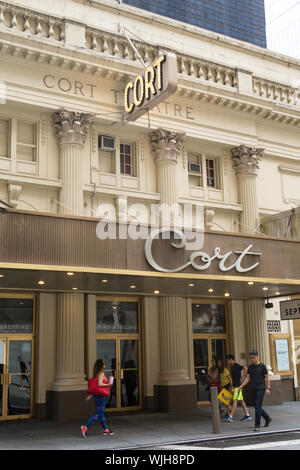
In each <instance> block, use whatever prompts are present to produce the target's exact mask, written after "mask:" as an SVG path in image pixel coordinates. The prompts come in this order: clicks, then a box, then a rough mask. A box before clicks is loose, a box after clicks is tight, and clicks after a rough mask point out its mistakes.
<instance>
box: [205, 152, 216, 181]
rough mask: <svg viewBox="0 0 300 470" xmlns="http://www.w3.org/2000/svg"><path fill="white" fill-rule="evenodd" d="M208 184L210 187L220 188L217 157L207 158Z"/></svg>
mask: <svg viewBox="0 0 300 470" xmlns="http://www.w3.org/2000/svg"><path fill="white" fill-rule="evenodd" d="M206 184H207V186H208V187H210V188H218V184H217V161H216V159H215V158H207V159H206Z"/></svg>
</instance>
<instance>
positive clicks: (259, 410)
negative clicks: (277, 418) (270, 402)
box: [252, 390, 270, 427]
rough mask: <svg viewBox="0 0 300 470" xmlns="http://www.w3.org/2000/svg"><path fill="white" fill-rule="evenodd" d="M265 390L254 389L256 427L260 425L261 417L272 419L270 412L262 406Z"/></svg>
mask: <svg viewBox="0 0 300 470" xmlns="http://www.w3.org/2000/svg"><path fill="white" fill-rule="evenodd" d="M264 396H265V390H252V397H253V405H254V408H255V427H260V421H261V417H263V418H264V419H265V420H266V421H268V420H269V419H270V416H269V415H268V413H266V412H265V410H264V409H263V407H262V404H263V400H264Z"/></svg>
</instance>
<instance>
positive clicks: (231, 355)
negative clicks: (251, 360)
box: [226, 354, 235, 361]
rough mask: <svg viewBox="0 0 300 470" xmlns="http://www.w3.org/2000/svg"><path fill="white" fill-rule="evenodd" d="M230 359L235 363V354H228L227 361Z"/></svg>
mask: <svg viewBox="0 0 300 470" xmlns="http://www.w3.org/2000/svg"><path fill="white" fill-rule="evenodd" d="M228 359H229V360H230V359H232V360H233V361H235V358H234V355H233V354H227V356H226V361H228Z"/></svg>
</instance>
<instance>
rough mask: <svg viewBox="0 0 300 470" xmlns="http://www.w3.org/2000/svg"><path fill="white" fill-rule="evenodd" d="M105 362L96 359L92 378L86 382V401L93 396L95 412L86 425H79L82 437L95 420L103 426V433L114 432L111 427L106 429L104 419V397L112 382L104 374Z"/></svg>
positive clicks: (109, 433)
mask: <svg viewBox="0 0 300 470" xmlns="http://www.w3.org/2000/svg"><path fill="white" fill-rule="evenodd" d="M104 369H105V364H104V361H103V359H97V361H96V362H95V364H94V371H93V378H92V379H89V382H88V390H87V392H88V396H87V397H86V399H85V400H86V401H88V400H90V399H91V398H92V397H93V398H94V401H95V404H96V414H95V415H93V416H91V417H90V419H89V420H88V422H87V423H86V425H84V426H81V435H82V437H87V436H86V434H87V432H88V430H89V428H90V426H91V425H92V424H93V423H94V422H95V421H99V422H100V424H101V426H102V427H103V435H104V436H111V435H113V434H114V433H113V432H112V430H111V429H108V427H107V424H106V421H105V416H104V415H105V407H106V397H107V396H108V395H109V391H110V387H111V385H112V383H107V382H108V380H107V378H106V377H105V374H104Z"/></svg>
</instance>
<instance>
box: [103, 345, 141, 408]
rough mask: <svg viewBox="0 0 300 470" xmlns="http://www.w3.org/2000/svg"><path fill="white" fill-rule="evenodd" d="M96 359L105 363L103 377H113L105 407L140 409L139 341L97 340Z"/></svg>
mask: <svg viewBox="0 0 300 470" xmlns="http://www.w3.org/2000/svg"><path fill="white" fill-rule="evenodd" d="M97 358H98V359H103V360H104V362H105V375H106V377H107V378H109V377H110V376H113V377H114V383H113V386H112V387H111V389H110V395H109V397H108V399H107V403H106V407H107V408H108V409H112V410H120V409H124V408H126V409H127V408H128V409H132V408H140V407H141V403H140V387H139V383H140V377H139V375H140V368H139V340H138V339H131V338H126V339H124V338H123V336H122V337H119V336H115V337H114V338H99V339H97Z"/></svg>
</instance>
